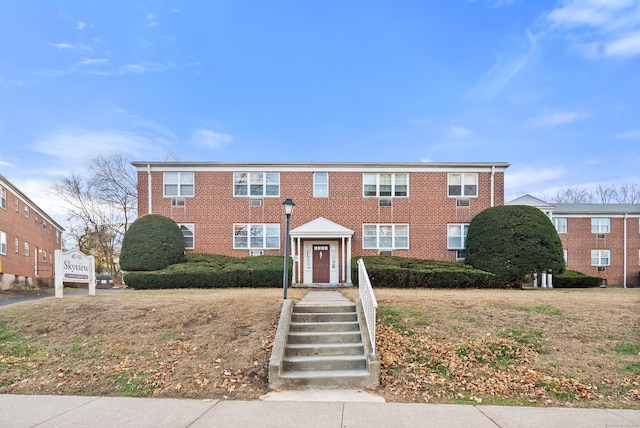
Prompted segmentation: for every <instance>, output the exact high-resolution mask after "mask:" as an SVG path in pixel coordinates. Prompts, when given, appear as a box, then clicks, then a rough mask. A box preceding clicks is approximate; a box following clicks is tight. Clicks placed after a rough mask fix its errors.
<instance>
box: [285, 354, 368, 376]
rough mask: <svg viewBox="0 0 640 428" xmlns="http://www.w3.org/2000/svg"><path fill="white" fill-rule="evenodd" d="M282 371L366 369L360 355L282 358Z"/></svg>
mask: <svg viewBox="0 0 640 428" xmlns="http://www.w3.org/2000/svg"><path fill="white" fill-rule="evenodd" d="M282 367H283V369H284V370H285V372H287V371H294V372H295V371H304V372H307V371H328V372H332V373H333V372H336V371H340V370H360V369H363V370H364V369H366V368H367V359H366V358H365V356H364V354H362V355H332V356H315V355H312V356H298V357H284V360H283V366H282Z"/></svg>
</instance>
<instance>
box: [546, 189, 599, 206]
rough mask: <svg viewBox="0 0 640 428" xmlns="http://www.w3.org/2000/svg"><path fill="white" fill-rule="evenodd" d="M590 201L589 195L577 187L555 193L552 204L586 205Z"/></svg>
mask: <svg viewBox="0 0 640 428" xmlns="http://www.w3.org/2000/svg"><path fill="white" fill-rule="evenodd" d="M591 201H592V196H591V194H590V193H589V192H588V191H587V190H586V189H581V188H579V187H576V188H573V189H562V190H559V191H558V193H556V196H555V198H554V199H553V201H552V202H553V203H556V204H558V203H567V204H587V203H590V202H591Z"/></svg>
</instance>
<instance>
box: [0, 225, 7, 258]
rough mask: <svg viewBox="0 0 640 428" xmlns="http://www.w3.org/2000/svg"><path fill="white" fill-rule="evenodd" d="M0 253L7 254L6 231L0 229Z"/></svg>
mask: <svg viewBox="0 0 640 428" xmlns="http://www.w3.org/2000/svg"><path fill="white" fill-rule="evenodd" d="M0 254H2V255H7V233H6V232H3V231H1V230H0Z"/></svg>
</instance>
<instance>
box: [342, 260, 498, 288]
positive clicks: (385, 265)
mask: <svg viewBox="0 0 640 428" xmlns="http://www.w3.org/2000/svg"><path fill="white" fill-rule="evenodd" d="M360 258H361V259H362V260H363V261H364V265H365V267H366V268H367V273H368V274H369V279H370V280H371V285H372V286H373V287H393V288H507V285H506V284H503V285H501V284H499V283H497V282H496V281H495V275H494V274H492V273H489V272H485V271H482V270H479V269H474V268H473V267H471V266H469V265H467V264H464V263H461V262H444V261H438V260H422V259H412V258H406V257H397V256H367V257H357V258H354V259H353V260H352V263H351V266H352V272H351V277H352V278H353V282H354V283H357V282H358V259H360Z"/></svg>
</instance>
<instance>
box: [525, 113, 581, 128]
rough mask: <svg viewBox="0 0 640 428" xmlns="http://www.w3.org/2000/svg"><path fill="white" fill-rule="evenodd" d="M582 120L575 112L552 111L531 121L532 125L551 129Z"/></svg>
mask: <svg viewBox="0 0 640 428" xmlns="http://www.w3.org/2000/svg"><path fill="white" fill-rule="evenodd" d="M580 118H581V115H580V114H579V113H576V112H575V111H552V112H547V113H545V114H543V115H541V116H538V117H536V118H534V119H533V120H531V124H532V125H534V126H539V127H549V126H558V125H564V124H566V123H569V122H573V121H575V120H578V119H580Z"/></svg>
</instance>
